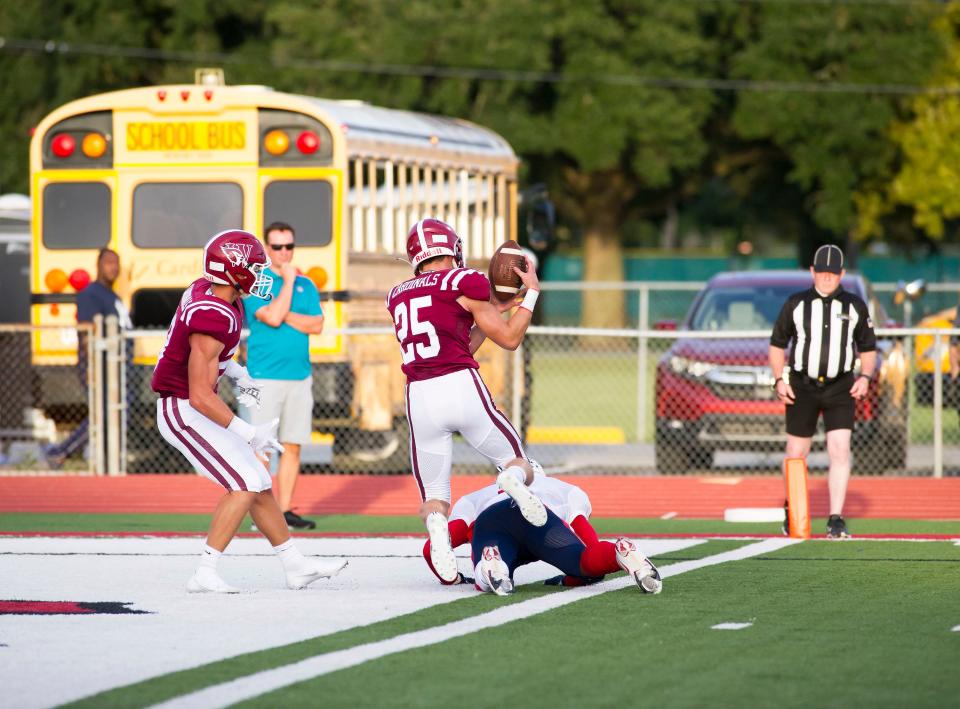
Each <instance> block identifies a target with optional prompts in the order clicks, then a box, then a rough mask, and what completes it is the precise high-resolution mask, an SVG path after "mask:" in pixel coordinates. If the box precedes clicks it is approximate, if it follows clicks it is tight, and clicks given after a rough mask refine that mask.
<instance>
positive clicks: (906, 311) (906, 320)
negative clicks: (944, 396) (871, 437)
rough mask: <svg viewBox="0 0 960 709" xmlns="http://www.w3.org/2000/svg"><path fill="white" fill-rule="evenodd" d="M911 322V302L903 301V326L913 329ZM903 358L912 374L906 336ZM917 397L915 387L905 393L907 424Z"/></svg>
mask: <svg viewBox="0 0 960 709" xmlns="http://www.w3.org/2000/svg"><path fill="white" fill-rule="evenodd" d="M911 320H913V301H912V300H910V299H909V298H907V299H906V300H904V301H903V326H904V327H905V328H910V327H913V324H912V323H911V322H910V321H911ZM903 356H904V360H905V361H906V363H907V372H908V374H909V372H912V371H913V369H914V364H915V362H914V359H913V336H912V335H907V336H906V337H905V338H903ZM915 396H917V387H915V386H912V387H910V388H909V389H908V391H907V401H906V404H907V421H908V422H909V421H910V419H911V418H913V412H914V409H915V408H916V407H914V405H913V399H914V397H915ZM911 443H912V441H911V440H910V425H909V423H908V424H907V445H908V446H909V445H910V444H911Z"/></svg>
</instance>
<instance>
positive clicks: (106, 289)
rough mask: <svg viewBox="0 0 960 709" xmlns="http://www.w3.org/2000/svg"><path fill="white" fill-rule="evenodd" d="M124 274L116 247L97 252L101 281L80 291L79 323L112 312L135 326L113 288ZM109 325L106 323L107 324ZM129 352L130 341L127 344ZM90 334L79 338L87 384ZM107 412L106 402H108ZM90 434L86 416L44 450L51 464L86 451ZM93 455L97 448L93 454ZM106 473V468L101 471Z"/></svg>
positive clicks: (123, 322)
mask: <svg viewBox="0 0 960 709" xmlns="http://www.w3.org/2000/svg"><path fill="white" fill-rule="evenodd" d="M119 276H120V257H119V256H118V255H117V252H116V251H114V250H113V249H107V248H104V249H100V253H99V254H98V255H97V280H95V281H94V282H93V283H91V284H89V285H88V286H87V287H86V288H84V289H83V290H81V291H79V292H78V293H77V322H78V323H92V322H93V318H94V316H96V315H102V316H103V318H104V321H106V319H107V318H108V317H110V316H111V315H115V316H116V317H117V320H118V321H119V325H120V328H121V329H129V328H130V327H131V323H130V314H129V313H128V311H127V308H126V306H125V305H124V304H123V301H122V300H120V296H118V295H117V294H116V292H115V291H114V290H113V284H114V283H115V282H116V280H117V278H118V277H119ZM104 327H106V323H104ZM124 347H125V351H126V343H124ZM86 352H87V346H86V335H85V334H81V335H80V337H79V346H78V347H77V355H78V363H77V364H78V366H77V374H78V375H79V377H80V382H81V385H82V386H83V387H84V388H86V386H87V360H86ZM104 411H106V404H104ZM111 433H113V432H111V431H108V430H106V426H104V432H103V443H104V452H105V453H106V449H107V446H106V442H107V436H108V435H110V434H111ZM89 437H90V418H89V416H88V417H87V418H85V419H84V420H83V421H81V422H80V424H79V425H78V426H77V427H76V428H75V429H74V430H73V432H72V433H71V434H70V435H69V436H68V437H67V439H66V440H64V441H63V442H62V443H59V444H54V445H52V446H49V447H48V448H46V450H45V451H44V455H45V456H46V459H47V463H48V464H49V465H50V467H51V468H55V469H56V468H59V467H60V466H62V465H63V461H64V460H65V459H66V458H67V457H68V456H71V455H74V454H75V453H78V452H80V451H82V449H83V448H84V446H86V445H87V441H88V439H89ZM90 454H91V455H93V451H91V453H90ZM100 472H102V471H100Z"/></svg>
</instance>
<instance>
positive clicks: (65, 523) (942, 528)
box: [0, 512, 960, 538]
mask: <svg viewBox="0 0 960 709" xmlns="http://www.w3.org/2000/svg"><path fill="white" fill-rule="evenodd" d="M307 516H308V517H310V518H311V519H313V520H314V521H316V523H317V529H316V530H314V532H313V533H314V534H316V533H322V532H345V533H355V534H385V533H391V534H396V533H412V534H421V533H423V525H422V524H421V523H420V520H419V518H417V517H414V516H412V515H410V516H406V515H379V516H377V515H307ZM591 521H592V523H593V525H594V527H595V528H596V529H597V531H598V532H600V533H601V534H618V533H623V534H725V535H731V536H736V535H738V534H779V533H780V525H779V523H776V522H761V523H733V522H724V521H722V520H713V519H667V520H664V519H634V518H616V517H608V518H602V517H597V518H594V519H593V520H591ZM209 524H210V516H209V515H205V514H202V515H201V514H54V513H45V512H43V513H41V512H6V513H0V532H85V533H91V532H94V533H95V532H103V533H109V532H144V533H145V534H148V533H150V532H197V533H201V532H206V531H207V526H208V525H209ZM849 525H850V530H851V532H852V533H854V534H856V533H858V532H859V533H860V534H951V535H957V537H958V538H960V520H956V521H949V520H910V519H851V520H849ZM812 529H813V532H814V535H817V534H819V533H820V532H821V531H822V530H824V529H826V520H825V519H814V520H813V523H812ZM240 531H241V532H247V531H250V525H249V522H247V523H244V524H243V525H241V527H240ZM310 534H311V532H309V531H298V532H297V535H298V536H300V535H310Z"/></svg>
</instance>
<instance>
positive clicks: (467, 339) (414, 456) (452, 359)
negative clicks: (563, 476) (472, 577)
mask: <svg viewBox="0 0 960 709" xmlns="http://www.w3.org/2000/svg"><path fill="white" fill-rule="evenodd" d="M407 256H408V257H409V259H410V264H411V265H412V266H413V273H414V276H413V278H411V279H409V280H407V281H404V282H403V283H400V284H399V285H397V286H396V287H394V288H393V289H392V290H391V291H390V293H389V295H388V296H387V303H386V305H387V310H389V312H390V316H391V319H392V320H393V324H394V328H395V330H396V335H397V340H398V341H399V342H400V352H401V356H402V359H403V366H402V369H403V373H404V374H406V375H407V389H406V400H407V420H408V421H409V424H410V462H411V465H412V468H413V474H414V477H415V478H416V480H417V485H418V486H419V488H420V497H421V500H422V504H421V505H420V517H421V518H422V519H423V521H424V524H425V525H426V528H427V533H428V535H429V537H430V556H431V561H432V562H433V567H434V568H435V569H436V571H437V574H438V575H439V576H440V577H441V578H442V579H443V580H445V581H448V582H452V581H455V580H456V579H457V562H456V557H455V556H454V553H453V549H452V547H451V546H450V536H449V533H448V530H447V515H448V514H449V512H450V466H451V462H452V454H453V434H454V433H460V434H461V435H462V436H463V437H464V439H466V441H467V442H468V443H470V445H472V446H473V447H474V448H475V449H476V450H477V451H478V452H479V453H481V454H482V455H484V456H485V457H486V458H487V459H488V460H489V461H490V462H491V463H493V464H494V465H496V466H497V467H498V469H499V470H500V471H501V472H500V474H499V475H498V477H497V483H498V484H499V485H500V487H501V488H502V489H503V491H504V492H506V493H507V494H508V495H509V496H510V497H512V498H513V499H514V501H515V502H516V504H517V505H518V506H519V508H520V512H521V514H522V515H523V516H524V518H526V519H527V520H528V521H529V522H530V523H531V524H533V525H534V526H543V525H544V524H545V523H546V521H547V511H546V508H545V507H544V506H543V503H542V502H541V501H540V499H539V498H538V497H537V496H536V495H534V494H533V493H532V492H530V490H529V488H528V487H527V486H528V485H529V484H530V483H531V482H533V469H532V467H531V466H530V463H529V462H528V461H527V458H526V456H525V454H524V451H523V446H522V444H521V442H520V436H519V435H517V432H516V430H515V429H514V427H513V425H512V424H511V423H510V421H509V420H508V419H507V417H506V416H504V415H503V413H502V412H500V411H499V410H498V409H497V407H496V405H495V404H494V402H493V398H492V397H491V396H490V392H489V390H488V389H487V387H486V385H485V384H484V382H483V379H481V377H480V375H479V373H478V371H477V370H478V368H479V365H478V364H477V361H476V360H475V359H474V357H473V354H474V352H476V351H477V348H479V347H480V345H481V344H482V343H483V341H484V340H485V339H486V338H488V337H489V338H490V339H491V340H493V341H494V342H495V343H496V344H498V345H500V346H501V347H503V348H505V349H508V350H515V349H516V348H517V347H518V346H519V345H520V343H521V342H522V341H523V336H524V334H525V333H526V331H527V327H528V326H529V325H530V318H531V315H532V314H533V308H534V305H535V304H536V302H537V296H538V295H539V286H540V282H539V281H538V280H537V275H536V270H535V269H534V268H532V267H529V264H528V268H527V270H526V271H525V272H524V271H521V270H519V269H516V268H515V269H514V270H515V271H516V272H517V273H518V274H519V276H520V279H521V281H522V282H523V285H524V286H525V287H526V291H525V293H524V294H523V296H522V297H521V296H520V294H518V296H517V298H516V299H515V300H513V301H507V302H506V303H499V302H494V301H493V300H492V299H491V297H490V296H491V293H490V281H489V280H487V277H486V276H485V275H483V274H482V273H480V272H479V271H475V270H474V269H472V268H465V267H464V259H463V243H462V242H461V240H460V237H459V235H458V234H457V233H456V231H454V229H453V227H451V226H450V225H449V224H446V223H445V222H442V221H440V220H439V219H422V220H420V221H419V222H417V223H416V224H415V225H414V226H413V227H412V228H411V229H410V233H409V235H408V237H407ZM513 306H519V307H517V308H516V310H515V311H514V312H513V314H512V315H511V316H510V318H509V319H506V320H504V318H503V316H502V313H503V312H505V311H506V310H508V309H509V308H511V307H513Z"/></svg>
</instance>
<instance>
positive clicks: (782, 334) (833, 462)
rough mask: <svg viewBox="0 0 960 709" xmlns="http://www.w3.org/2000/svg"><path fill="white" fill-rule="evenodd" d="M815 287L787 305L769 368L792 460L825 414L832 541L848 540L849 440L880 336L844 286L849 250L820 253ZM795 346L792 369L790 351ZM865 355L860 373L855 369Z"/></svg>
mask: <svg viewBox="0 0 960 709" xmlns="http://www.w3.org/2000/svg"><path fill="white" fill-rule="evenodd" d="M810 273H811V274H812V275H813V287H812V288H810V289H808V290H805V291H801V292H799V293H794V294H793V295H791V296H790V297H789V298H787V302H786V303H784V305H783V309H782V310H781V311H780V316H779V317H778V318H777V322H776V323H775V324H774V326H773V333H772V334H771V335H770V368H771V369H772V370H773V376H774V384H773V386H774V389H775V390H776V392H777V397H778V398H779V399H780V401H782V402H783V403H784V404H786V407H787V451H786V454H787V457H788V458H804V459H806V457H807V454H808V453H809V452H810V444H811V442H812V440H813V434H814V432H815V431H816V428H817V419H818V418H819V417H820V413H821V412H822V413H823V423H824V428H825V429H826V432H827V455H828V456H829V458H830V473H829V488H830V519H829V520H827V537H828V538H830V539H842V538H846V537H849V536H850V534H849V533H848V532H847V523H846V522H845V521H844V519H843V502H844V498H845V497H846V494H847V483H848V482H849V480H850V436H851V433H852V432H853V412H854V405H855V400H856V399H862V398H863V397H864V396H866V394H867V389H868V387H869V386H870V379H871V378H872V377H873V373H874V368H875V367H876V364H877V354H876V349H877V345H876V336H875V335H874V332H873V322H872V321H871V320H870V314H869V312H868V311H867V304H866V303H864V302H863V300H861V299H860V298H859V297H857V296H856V295H854V294H853V293H848V292H847V291H845V290H844V289H843V287H842V286H841V285H840V280H841V279H842V278H843V276H844V274H845V273H846V270H845V269H844V268H843V251H841V250H840V248H839V247H837V246H834V245H832V244H831V245H827V246H821V247H820V248H819V249H817V252H816V254H814V257H813V266H811V267H810ZM791 340H793V343H794V344H793V351H792V353H791V356H790V360H789V362H788V361H787V357H786V353H785V350H786V348H787V345H788V344H789V343H790V341H791ZM858 354H859V356H860V374H859V375H858V376H856V377H854V374H853V363H854V361H855V360H856V358H857V355H858Z"/></svg>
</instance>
